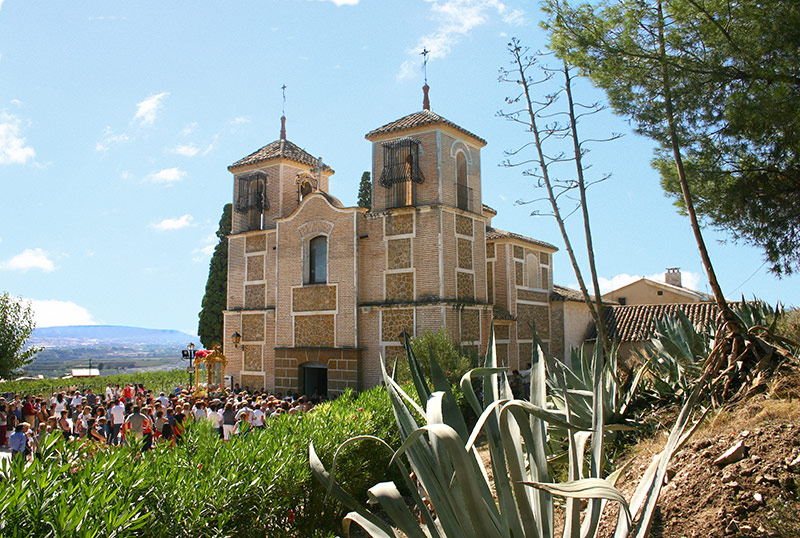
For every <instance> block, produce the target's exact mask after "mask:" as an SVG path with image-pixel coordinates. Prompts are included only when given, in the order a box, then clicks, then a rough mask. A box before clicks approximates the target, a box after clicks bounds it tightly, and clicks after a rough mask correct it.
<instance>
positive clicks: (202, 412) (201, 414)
mask: <svg viewBox="0 0 800 538" xmlns="http://www.w3.org/2000/svg"><path fill="white" fill-rule="evenodd" d="M192 414H193V415H194V419H195V420H200V419H201V418H206V405H205V404H204V403H203V402H197V404H196V405H195V407H194V409H192Z"/></svg>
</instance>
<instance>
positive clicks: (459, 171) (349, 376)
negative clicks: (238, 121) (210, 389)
mask: <svg viewBox="0 0 800 538" xmlns="http://www.w3.org/2000/svg"><path fill="white" fill-rule="evenodd" d="M281 135H282V136H281V139H280V140H278V141H275V142H273V143H271V144H269V145H267V146H264V147H263V148H261V149H260V150H258V151H256V152H254V153H253V154H251V155H249V156H248V157H245V158H244V159H241V160H240V161H237V162H236V163H234V164H233V165H231V166H230V167H229V170H230V171H231V172H232V174H233V177H234V181H233V185H234V189H233V191H234V192H233V199H234V213H233V225H232V234H231V236H230V237H229V251H228V305H227V310H226V312H225V327H224V334H225V339H226V341H225V342H224V350H225V354H226V356H227V357H228V358H229V363H228V367H227V370H226V374H228V375H232V376H233V380H234V382H236V383H239V384H241V385H242V386H248V387H249V388H251V389H260V388H266V389H268V390H272V391H275V392H281V393H287V392H298V393H313V392H317V393H320V394H323V393H327V394H330V395H334V394H337V393H340V392H342V391H343V390H345V389H347V388H353V389H357V390H361V389H364V388H367V387H370V386H374V385H377V384H379V383H380V376H381V374H380V362H379V361H380V359H381V357H383V359H384V360H385V361H387V363H389V364H391V361H393V360H394V358H395V357H397V356H398V355H400V356H402V347H401V346H400V335H401V334H402V333H403V332H406V333H408V334H409V335H412V336H413V335H418V334H421V333H422V332H424V331H426V330H430V331H437V330H439V329H440V328H442V327H444V328H446V329H447V331H448V332H449V333H450V335H451V336H452V337H453V339H454V340H455V341H457V342H459V343H460V344H461V345H463V346H464V347H465V348H467V349H471V350H473V351H475V352H476V353H478V352H480V353H485V351H486V346H487V344H488V338H489V332H490V329H491V326H492V323H494V324H495V327H496V329H495V330H496V342H497V353H498V356H499V359H500V361H501V363H502V364H504V365H507V366H508V367H509V368H524V364H525V363H526V362H528V361H529V360H530V359H529V357H530V354H531V350H532V342H533V338H534V331H536V333H538V336H539V337H540V338H541V339H542V340H543V341H544V343H545V345H546V346H552V347H553V349H554V350H557V351H560V352H561V353H563V349H564V348H565V343H564V334H565V333H564V325H563V324H564V312H563V308H558V309H557V312H554V307H553V305H552V304H551V301H550V292H551V291H552V255H553V253H554V252H555V251H556V248H555V247H554V246H552V245H550V244H548V243H544V242H542V241H537V240H534V239H530V238H527V237H523V236H520V235H517V234H512V233H509V232H503V231H500V230H495V229H494V228H492V227H491V219H492V217H493V216H494V215H495V214H496V213H495V212H494V210H492V209H491V208H489V207H487V206H484V205H483V203H482V200H481V164H480V151H481V148H482V147H483V146H484V145H485V144H486V142H485V141H484V140H482V139H481V138H479V137H478V136H476V135H474V134H472V133H470V132H469V131H466V130H465V129H463V128H461V127H459V126H457V125H455V124H454V123H452V122H450V121H448V120H446V119H444V118H442V117H441V116H438V115H437V114H435V113H433V112H431V111H430V110H427V109H426V110H423V111H421V112H417V113H414V114H411V115H409V116H406V117H404V118H401V119H400V120H397V121H395V122H392V123H389V124H386V125H384V126H383V127H380V128H378V129H375V130H373V131H371V132H370V133H368V134H367V136H366V138H367V140H368V141H369V142H371V143H372V156H373V162H372V178H373V193H372V194H373V196H372V200H373V206H372V208H370V209H364V208H358V207H344V206H343V204H341V202H339V201H338V200H337V199H336V198H334V197H332V196H331V195H330V194H328V192H327V191H328V179H329V177H330V175H331V174H333V170H332V169H330V167H328V166H327V165H325V164H324V163H322V162H321V160H320V159H316V158H314V157H312V156H311V155H310V154H308V153H306V152H305V151H303V150H301V149H299V148H298V147H297V146H295V145H294V144H292V143H291V142H289V141H288V140H286V139H285V131H282V133H281ZM557 306H559V307H560V305H557ZM554 323H555V324H556V325H557V326H555V327H554V326H553V324H554ZM234 333H238V334H239V335H241V342H240V344H239V345H238V346H235V345H234V344H233V341H232V335H233V334H234Z"/></svg>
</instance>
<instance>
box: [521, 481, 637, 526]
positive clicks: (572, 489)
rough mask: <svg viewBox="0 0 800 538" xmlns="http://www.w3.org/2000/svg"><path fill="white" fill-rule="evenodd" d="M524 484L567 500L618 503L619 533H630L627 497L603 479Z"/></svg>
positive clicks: (629, 513)
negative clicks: (601, 500)
mask: <svg viewBox="0 0 800 538" xmlns="http://www.w3.org/2000/svg"><path fill="white" fill-rule="evenodd" d="M524 484H525V485H526V486H530V487H533V488H536V489H543V490H546V491H548V492H550V493H552V494H553V495H559V496H562V497H567V498H573V499H607V500H609V501H616V502H617V503H619V505H620V514H619V521H618V523H617V532H618V533H619V532H622V533H623V534H622V535H623V536H627V533H628V532H629V531H630V525H631V512H630V509H629V508H628V503H627V501H625V497H624V496H623V495H622V493H620V491H619V490H618V489H617V488H615V487H614V486H612V485H611V484H609V483H608V482H607V481H606V480H603V479H602V478H584V479H582V480H573V481H571V482H562V483H560V484H551V483H542V482H525V483H524Z"/></svg>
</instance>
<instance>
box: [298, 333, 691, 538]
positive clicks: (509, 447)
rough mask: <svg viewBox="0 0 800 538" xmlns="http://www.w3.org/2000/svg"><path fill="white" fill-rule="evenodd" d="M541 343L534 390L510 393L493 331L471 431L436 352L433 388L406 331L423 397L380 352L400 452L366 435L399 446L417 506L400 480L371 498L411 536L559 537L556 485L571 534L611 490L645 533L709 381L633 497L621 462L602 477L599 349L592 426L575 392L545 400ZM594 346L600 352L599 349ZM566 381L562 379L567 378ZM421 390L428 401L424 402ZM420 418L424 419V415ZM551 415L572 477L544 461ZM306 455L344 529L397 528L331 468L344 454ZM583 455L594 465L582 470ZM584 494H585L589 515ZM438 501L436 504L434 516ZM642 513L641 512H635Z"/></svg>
mask: <svg viewBox="0 0 800 538" xmlns="http://www.w3.org/2000/svg"><path fill="white" fill-rule="evenodd" d="M537 348H538V349H537V352H536V354H535V355H534V357H533V361H534V362H533V364H532V369H531V393H530V401H529V402H528V401H522V400H512V399H511V388H510V386H509V384H508V380H507V379H506V374H505V372H506V369H505V368H501V367H498V366H497V361H496V356H495V352H494V336H493V334H490V337H489V350H488V353H487V356H486V360H485V366H484V367H482V368H476V369H473V370H471V371H470V372H468V373H467V374H466V375H465V376H464V377H463V379H462V383H461V386H462V390H463V391H464V395H465V396H466V397H467V399H468V401H469V402H470V405H472V406H473V408H474V410H475V412H476V413H479V414H480V418H479V420H478V423H477V424H476V426H475V428H474V429H473V430H472V432H468V431H467V429H466V423H465V421H464V418H463V416H462V414H461V413H460V411H459V409H458V406H457V404H456V401H455V397H454V395H453V393H452V391H451V390H450V384H449V383H448V381H447V379H446V377H445V376H444V372H443V371H442V369H441V367H440V366H439V365H438V362H437V361H436V358H435V357H431V379H430V383H431V384H432V385H433V387H434V389H435V392H431V391H430V389H429V385H428V383H429V381H428V380H426V379H424V378H423V377H422V374H421V369H420V367H419V364H418V362H417V360H416V357H415V355H414V351H413V349H412V347H411V345H410V343H409V342H408V340H406V352H407V354H408V359H409V363H410V371H411V375H412V378H413V387H414V390H415V391H416V393H417V394H416V396H417V398H414V397H412V396H411V395H409V394H407V393H406V392H405V391H404V390H403V388H402V387H400V385H398V384H397V383H396V382H395V381H394V380H393V379H392V378H391V377H390V376H389V375H388V374H387V373H386V370H385V367H384V366H383V362H381V365H382V367H383V372H384V381H385V382H386V387H387V390H388V392H389V396H390V399H391V403H392V408H393V410H394V414H395V421H396V422H397V425H398V428H399V430H400V437H401V439H402V441H403V442H402V445H401V446H400V448H399V449H397V451H396V452H395V451H394V450H392V449H391V447H390V445H388V444H387V443H385V442H384V441H381V440H380V439H378V438H376V437H373V436H369V440H371V441H374V442H377V443H379V445H380V446H382V447H385V448H387V449H388V450H389V451H390V452H392V453H393V457H392V463H394V464H396V465H397V467H398V468H399V469H400V474H401V477H402V480H403V485H404V486H405V487H406V488H407V489H408V490H409V492H410V494H411V498H412V500H413V504H414V505H415V509H416V511H417V512H418V514H419V517H416V516H415V514H414V513H412V512H411V510H409V508H408V506H407V505H406V503H405V499H404V498H403V496H402V495H401V493H400V489H399V487H398V486H397V485H396V484H395V483H393V482H383V483H379V484H376V485H375V486H373V487H372V488H370V489H369V499H370V502H371V503H373V504H377V503H379V504H380V505H381V508H382V509H383V510H384V511H385V512H386V514H387V515H388V516H389V518H390V519H391V521H392V523H393V524H394V525H396V527H397V529H399V530H400V531H401V532H402V533H403V535H405V536H409V537H413V538H424V537H446V536H459V537H462V536H465V537H475V538H477V537H481V538H484V537H486V538H493V537H498V538H500V537H503V538H505V537H510V536H517V537H526V536H531V537H534V536H535V537H541V538H552V537H553V536H554V533H555V529H554V518H553V513H554V510H553V508H554V504H553V495H558V496H562V497H565V498H566V499H567V503H566V513H565V528H564V536H567V537H570V538H577V537H581V536H583V537H594V536H597V534H598V532H599V520H600V515H601V513H602V511H603V509H604V507H605V504H606V503H607V501H613V502H616V503H618V504H619V505H620V510H619V520H618V526H617V534H616V536H618V537H625V536H633V537H635V538H643V537H644V536H646V535H647V533H648V530H649V526H650V522H651V520H652V518H653V514H654V512H655V507H656V502H657V500H658V496H659V493H660V490H661V487H662V484H663V483H664V478H665V476H666V471H667V465H668V464H669V461H670V458H671V457H672V455H673V454H674V453H675V452H676V451H677V450H679V449H680V447H681V446H682V445H683V444H684V443H685V442H686V440H688V438H689V437H690V436H691V434H692V433H693V431H694V427H692V428H689V421H690V417H691V415H692V411H693V409H694V407H695V403H696V401H697V398H698V397H699V395H700V392H701V390H702V387H701V386H698V387H697V388H696V389H695V390H694V391H693V393H692V394H691V395H690V397H689V398H688V399H687V402H686V403H685V404H684V406H683V408H682V409H681V412H680V414H679V416H678V419H677V421H676V424H675V426H674V428H673V430H672V432H671V433H670V435H669V439H668V440H667V444H666V446H665V448H664V450H663V451H662V452H661V453H659V454H658V455H656V457H655V458H654V459H653V462H652V463H651V465H650V467H649V468H648V469H647V471H646V472H645V474H644V475H643V477H642V480H641V482H640V483H639V487H638V488H637V489H636V491H635V492H634V495H633V498H632V499H631V501H630V503H628V502H627V501H626V499H625V498H624V497H623V496H622V494H621V493H620V492H619V491H618V490H617V489H616V488H614V486H613V484H614V482H615V481H616V478H617V477H618V476H619V474H620V471H616V472H615V473H612V474H611V475H609V476H608V477H605V478H603V477H602V457H603V436H604V420H603V394H602V390H603V389H602V386H603V375H604V373H603V372H604V371H603V368H602V365H601V360H600V359H599V358H598V359H596V360H594V361H592V364H593V371H592V395H593V396H592V408H593V414H592V425H591V430H590V431H586V430H583V429H582V428H579V427H577V426H575V425H573V424H572V414H571V411H570V407H569V398H564V401H565V402H566V403H567V405H566V406H565V409H564V410H563V411H556V410H552V409H548V408H547V388H546V366H545V363H546V358H545V355H544V352H543V351H542V349H541V347H540V346H538V345H537ZM597 349H598V350H599V349H600V348H599V346H598V348H597ZM596 353H597V354H598V355H600V352H599V351H597V352H596ZM477 381H482V382H483V383H482V384H483V390H482V396H481V397H479V395H478V393H477V392H476V391H475V390H474V389H473V385H474V382H477ZM559 387H561V390H566V385H565V383H564V381H563V378H562V379H561V380H560V382H559ZM417 401H420V402H424V403H423V406H420V405H419V404H418V403H416V402H417ZM418 419H422V421H423V423H422V424H419V423H418ZM555 424H558V425H561V426H563V427H564V428H566V429H567V432H568V434H567V437H568V442H569V481H568V482H565V483H554V482H553V481H552V478H551V476H552V475H551V471H550V468H549V464H548V460H547V453H546V444H547V443H546V441H547V428H548V426H550V425H555ZM695 427H696V425H695ZM590 432H591V433H590ZM482 434H485V435H486V439H487V443H488V448H489V452H490V455H491V462H492V476H493V478H494V483H493V484H492V483H491V482H490V480H489V478H488V474H487V471H486V469H484V466H483V463H482V460H481V458H480V457H479V456H478V454H477V452H476V449H475V442H476V440H477V438H478V436H479V435H482ZM590 440H591V444H590V449H589V451H588V453H587V452H586V448H587V442H589V441H590ZM365 441H366V438H365V437H361V438H359V439H351V440H350V441H348V443H351V442H365ZM346 444H347V443H346ZM343 446H344V445H343ZM309 456H310V462H311V468H312V470H313V473H314V476H315V477H316V478H317V479H318V480H319V481H320V482H322V483H323V484H324V485H325V486H326V488H327V489H328V490H329V491H330V492H331V494H332V495H334V496H336V497H337V498H339V499H340V500H341V501H342V502H343V503H344V504H345V505H346V506H348V507H349V508H351V509H352V510H353V511H352V512H350V513H349V514H347V516H346V517H345V520H344V521H345V531H348V530H349V525H350V524H351V523H352V522H355V523H356V524H358V525H359V526H361V527H362V528H363V529H364V530H366V531H367V533H368V534H369V535H370V536H373V537H379V538H386V537H395V536H397V533H396V532H395V529H394V528H392V527H391V526H390V525H388V524H387V523H386V522H385V521H384V520H383V519H381V518H379V517H377V516H376V515H375V514H374V513H372V512H371V511H369V510H367V509H366V508H364V506H363V505H362V504H361V503H359V502H358V501H357V500H356V498H354V497H353V496H351V495H350V494H349V493H348V492H347V491H346V489H344V488H343V487H342V486H341V485H340V483H339V481H341V480H342V479H346V478H347V476H346V475H344V474H343V473H341V472H337V471H336V467H337V463H338V458H337V459H335V460H334V462H333V467H332V469H331V471H330V472H329V471H328V470H327V469H326V468H325V466H324V465H323V463H322V459H321V458H320V457H319V455H318V454H317V450H316V447H315V446H314V445H313V444H312V445H310V446H309ZM587 457H588V459H589V470H588V473H587V472H586V471H585V469H584V461H585V458H587ZM405 458H407V459H408V462H409V464H410V466H411V469H412V470H413V473H414V474H413V476H414V477H415V479H416V480H418V481H419V488H417V484H415V482H414V479H412V478H411V476H409V474H408V469H407V468H406V466H405V464H404V459H405ZM337 477H339V478H338V480H339V481H337ZM492 485H494V492H493V488H492ZM423 497H425V498H423ZM581 499H586V500H588V505H587V508H586V514H585V516H584V518H583V522H581V515H582V514H581V512H582V510H581V503H580V500H581ZM431 508H433V509H434V510H435V514H436V518H435V519H434V517H433V514H432V512H431ZM640 512H641V516H640V517H639V518H638V519H636V520H635V519H634V518H636V516H637V515H638V514H639V513H640Z"/></svg>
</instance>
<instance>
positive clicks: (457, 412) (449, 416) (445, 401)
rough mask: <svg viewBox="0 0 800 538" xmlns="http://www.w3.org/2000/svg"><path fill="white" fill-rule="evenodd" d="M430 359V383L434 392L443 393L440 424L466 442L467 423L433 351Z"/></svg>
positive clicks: (467, 435) (467, 434) (467, 433)
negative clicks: (449, 428)
mask: <svg viewBox="0 0 800 538" xmlns="http://www.w3.org/2000/svg"><path fill="white" fill-rule="evenodd" d="M428 356H429V357H430V358H431V381H433V388H434V390H437V391H441V392H442V393H444V396H443V397H442V422H444V423H445V424H449V425H450V426H451V427H452V428H453V429H455V430H456V431H457V432H458V434H459V435H460V436H461V439H462V440H463V441H464V442H466V440H467V438H468V437H469V430H468V429H467V423H466V422H465V421H464V415H463V414H462V413H461V409H459V408H458V402H457V401H456V397H455V396H454V395H453V390H452V388H451V387H450V382H449V381H448V380H447V376H446V375H445V373H444V372H443V371H442V367H441V366H440V365H439V361H438V360H436V357H435V356H434V353H433V350H431V351H430V352H429V354H428Z"/></svg>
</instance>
